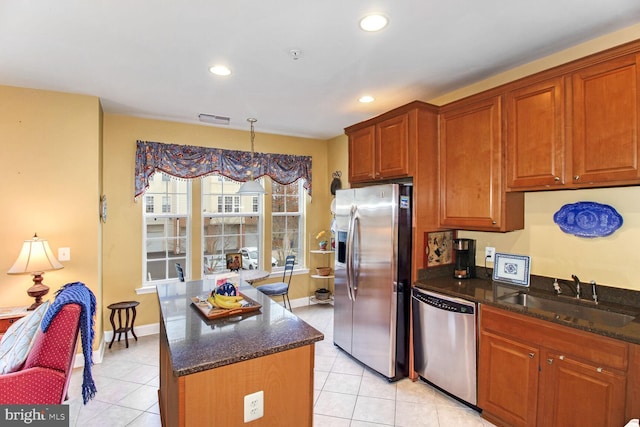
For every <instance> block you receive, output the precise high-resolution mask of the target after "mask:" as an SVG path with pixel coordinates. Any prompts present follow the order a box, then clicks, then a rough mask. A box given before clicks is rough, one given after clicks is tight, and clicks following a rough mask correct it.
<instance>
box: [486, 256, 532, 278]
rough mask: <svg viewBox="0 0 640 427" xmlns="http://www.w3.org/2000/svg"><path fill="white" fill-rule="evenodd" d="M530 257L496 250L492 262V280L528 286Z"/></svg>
mask: <svg viewBox="0 0 640 427" xmlns="http://www.w3.org/2000/svg"><path fill="white" fill-rule="evenodd" d="M530 263H531V259H530V257H528V256H526V255H513V254H503V253H500V252H496V255H495V258H494V262H493V280H495V281H497V282H504V283H510V284H512V285H518V286H529V267H530Z"/></svg>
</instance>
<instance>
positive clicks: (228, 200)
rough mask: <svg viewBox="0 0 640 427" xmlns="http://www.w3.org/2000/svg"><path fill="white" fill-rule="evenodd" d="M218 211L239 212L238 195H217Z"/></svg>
mask: <svg viewBox="0 0 640 427" xmlns="http://www.w3.org/2000/svg"><path fill="white" fill-rule="evenodd" d="M218 212H225V213H229V212H240V196H218ZM253 212H257V210H256V211H253Z"/></svg>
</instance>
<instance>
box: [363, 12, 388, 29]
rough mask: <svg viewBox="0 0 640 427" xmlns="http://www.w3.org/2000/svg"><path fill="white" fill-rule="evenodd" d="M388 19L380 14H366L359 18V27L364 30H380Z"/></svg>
mask: <svg viewBox="0 0 640 427" xmlns="http://www.w3.org/2000/svg"><path fill="white" fill-rule="evenodd" d="M388 22H389V20H388V19H387V18H386V17H384V16H382V15H367V16H365V17H364V18H362V19H361V20H360V28H362V29H363V30H365V31H380V30H381V29H383V28H384V27H386V26H387V23H388Z"/></svg>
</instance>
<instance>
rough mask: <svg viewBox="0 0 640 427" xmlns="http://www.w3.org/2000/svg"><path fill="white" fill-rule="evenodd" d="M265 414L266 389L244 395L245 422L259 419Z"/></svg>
mask: <svg viewBox="0 0 640 427" xmlns="http://www.w3.org/2000/svg"><path fill="white" fill-rule="evenodd" d="M263 416H264V391H262V390H260V391H256V392H255V393H251V394H247V395H246V396H245V397H244V422H245V423H248V422H249V421H253V420H257V419H258V418H262V417H263Z"/></svg>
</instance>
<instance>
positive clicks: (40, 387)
mask: <svg viewBox="0 0 640 427" xmlns="http://www.w3.org/2000/svg"><path fill="white" fill-rule="evenodd" d="M79 325H80V305H78V304H67V305H65V306H64V307H62V309H61V310H60V311H59V312H58V314H57V315H56V316H55V317H54V318H53V320H52V322H51V325H50V326H49V329H48V330H47V332H42V329H41V328H38V332H37V335H36V337H35V342H34V344H33V347H32V348H31V351H30V352H29V355H28V356H27V360H26V361H25V364H24V366H23V367H22V369H21V370H19V371H16V372H12V373H10V374H4V375H0V404H7V405H17V404H33V405H47V404H60V403H62V402H63V401H64V399H65V396H66V394H67V387H68V386H69V380H70V379H71V370H72V368H73V361H74V357H75V354H76V345H77V342H78V330H79Z"/></svg>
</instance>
